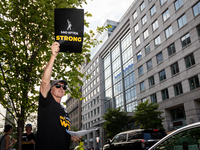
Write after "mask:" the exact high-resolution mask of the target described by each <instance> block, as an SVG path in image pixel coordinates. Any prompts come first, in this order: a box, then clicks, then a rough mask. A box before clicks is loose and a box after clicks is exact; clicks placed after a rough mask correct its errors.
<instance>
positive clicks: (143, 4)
mask: <svg viewBox="0 0 200 150" xmlns="http://www.w3.org/2000/svg"><path fill="white" fill-rule="evenodd" d="M144 8H145V3H144V2H143V3H142V4H141V5H140V10H141V11H143V10H144Z"/></svg>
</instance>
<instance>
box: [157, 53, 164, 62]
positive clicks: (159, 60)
mask: <svg viewBox="0 0 200 150" xmlns="http://www.w3.org/2000/svg"><path fill="white" fill-rule="evenodd" d="M156 59H157V63H158V64H159V63H161V62H162V61H163V54H162V52H161V53H159V54H158V55H156Z"/></svg>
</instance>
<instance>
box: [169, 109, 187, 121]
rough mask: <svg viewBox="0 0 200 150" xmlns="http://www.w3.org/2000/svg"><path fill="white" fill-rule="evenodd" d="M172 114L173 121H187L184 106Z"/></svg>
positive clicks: (172, 111) (173, 110)
mask: <svg viewBox="0 0 200 150" xmlns="http://www.w3.org/2000/svg"><path fill="white" fill-rule="evenodd" d="M170 113H171V120H172V121H175V120H180V119H185V110H184V107H183V106H181V107H178V108H175V109H172V110H171V111H170Z"/></svg>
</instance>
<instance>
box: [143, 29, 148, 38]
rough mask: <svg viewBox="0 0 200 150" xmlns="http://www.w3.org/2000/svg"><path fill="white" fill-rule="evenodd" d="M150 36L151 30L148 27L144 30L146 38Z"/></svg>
mask: <svg viewBox="0 0 200 150" xmlns="http://www.w3.org/2000/svg"><path fill="white" fill-rule="evenodd" d="M148 36H149V31H148V29H146V30H145V31H144V39H146V38H147V37H148Z"/></svg>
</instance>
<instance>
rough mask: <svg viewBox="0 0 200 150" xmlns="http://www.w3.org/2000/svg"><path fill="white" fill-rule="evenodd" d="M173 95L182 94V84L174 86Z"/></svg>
mask: <svg viewBox="0 0 200 150" xmlns="http://www.w3.org/2000/svg"><path fill="white" fill-rule="evenodd" d="M174 93H175V96H177V95H180V94H182V93H183V89H182V84H181V83H178V84H176V85H174Z"/></svg>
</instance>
